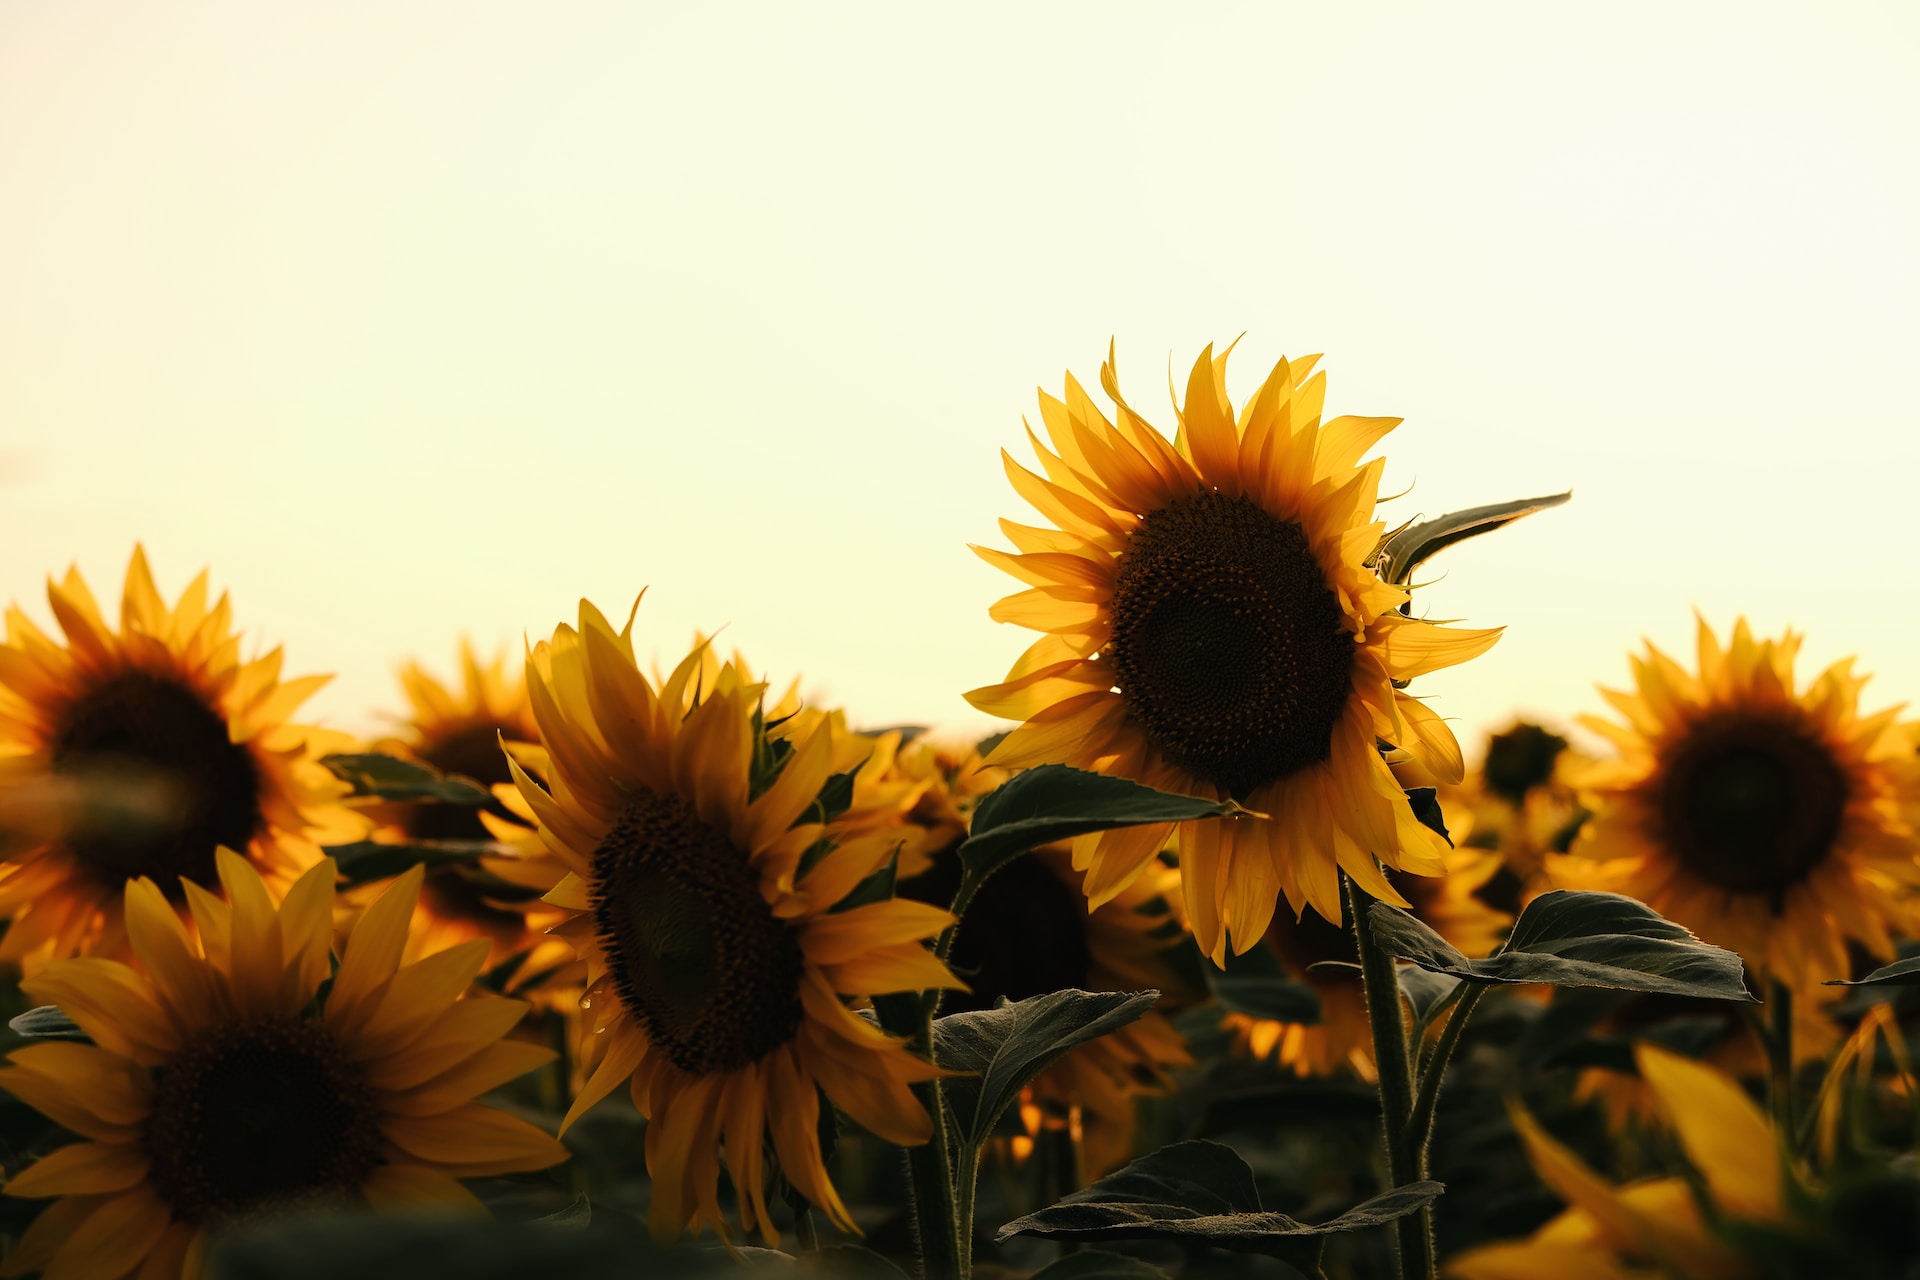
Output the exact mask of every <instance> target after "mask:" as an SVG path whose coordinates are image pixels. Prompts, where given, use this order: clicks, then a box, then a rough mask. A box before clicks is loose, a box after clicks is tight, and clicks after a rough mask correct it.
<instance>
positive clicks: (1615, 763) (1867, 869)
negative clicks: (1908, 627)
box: [1549, 619, 1920, 989]
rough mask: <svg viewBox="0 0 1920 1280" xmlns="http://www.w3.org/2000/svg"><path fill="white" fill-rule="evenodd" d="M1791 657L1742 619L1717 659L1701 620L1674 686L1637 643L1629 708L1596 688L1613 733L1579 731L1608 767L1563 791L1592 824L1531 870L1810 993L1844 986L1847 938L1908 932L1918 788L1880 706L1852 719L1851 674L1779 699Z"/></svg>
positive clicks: (1903, 743) (1857, 684) (1885, 945)
mask: <svg viewBox="0 0 1920 1280" xmlns="http://www.w3.org/2000/svg"><path fill="white" fill-rule="evenodd" d="M1799 647H1800V637H1799V636H1798V635H1796V634H1794V633H1792V632H1788V633H1787V634H1786V635H1784V636H1783V637H1782V638H1780V639H1778V640H1755V639H1754V637H1753V635H1752V633H1751V632H1750V631H1749V630H1748V628H1747V624H1746V621H1745V620H1744V619H1742V620H1740V621H1739V622H1737V623H1735V625H1734V629H1733V637H1732V643H1731V644H1730V645H1728V646H1726V647H1724V648H1723V647H1722V646H1721V644H1720V642H1719V640H1718V639H1717V638H1716V637H1715V636H1714V633H1713V630H1712V629H1711V628H1710V627H1708V626H1707V624H1706V622H1705V621H1704V620H1702V621H1701V622H1700V626H1699V639H1698V650H1699V672H1698V673H1697V674H1690V673H1688V672H1687V671H1685V670H1684V669H1682V668H1681V667H1680V665H1679V664H1678V663H1676V662H1674V661H1673V660H1672V659H1671V658H1669V657H1668V656H1667V655H1666V654H1664V653H1661V652H1660V651H1659V650H1658V649H1655V648H1654V647H1653V646H1652V645H1648V646H1647V656H1646V657H1645V658H1644V659H1635V660H1634V662H1633V672H1634V677H1635V681H1636V683H1637V685H1638V691H1637V693H1632V694H1629V693H1618V692H1614V691H1611V690H1602V693H1604V694H1605V695H1606V697H1607V700H1608V701H1609V702H1611V703H1612V704H1613V705H1614V707H1615V708H1616V709H1617V710H1618V711H1619V712H1620V714H1621V715H1622V716H1624V717H1625V718H1626V721H1627V723H1626V724H1624V725H1621V724H1615V723H1613V722H1611V721H1608V720H1604V719H1600V718H1598V717H1585V718H1583V720H1582V723H1583V724H1585V725H1586V726H1587V727H1588V728H1590V729H1592V730H1593V731H1594V732H1596V733H1599V734H1601V735H1603V736H1604V737H1606V738H1607V739H1608V740H1609V741H1611V742H1612V743H1613V744H1614V746H1615V747H1616V748H1617V749H1618V752H1619V754H1618V757H1617V758H1616V759H1613V760H1610V761H1605V762H1602V763H1599V764H1596V765H1595V766H1594V767H1593V768H1591V769H1590V770H1588V771H1586V773H1585V776H1584V778H1582V779H1579V780H1580V781H1582V782H1583V784H1584V792H1585V798H1586V803H1587V805H1588V806H1589V807H1590V808H1591V809H1593V811H1594V814H1593V817H1592V819H1591V820H1590V821H1589V822H1588V823H1587V824H1586V826H1585V828H1584V829H1583V830H1582V831H1581V833H1580V836H1579V837H1578V839H1576V840H1575V842H1574V844H1573V846H1572V849H1571V856H1568V857H1563V858H1558V859H1552V860H1550V864H1549V865H1550V867H1551V871H1552V875H1553V877H1554V879H1555V881H1556V882H1557V883H1558V884H1560V885H1561V886H1563V887H1566V888H1597V889H1611V890H1614V891H1616V892H1620V893H1625V894H1628V895H1630V896H1632V897H1635V898H1639V899H1640V900H1642V901H1643V902H1646V903H1647V904H1648V905H1650V906H1652V907H1653V908H1654V909H1655V910H1657V911H1659V912H1660V913H1661V914H1662V915H1665V916H1667V917H1669V918H1671V919H1673V920H1676V921H1678V922H1679V923H1681V924H1683V925H1686V926H1687V927H1688V928H1690V929H1692V930H1693V931H1694V932H1695V933H1697V934H1699V935H1700V936H1701V937H1703V938H1705V939H1706V940H1708V941H1709V942H1715V943H1718V944H1719V945H1721V946H1723V947H1728V948H1730V949H1732V950H1734V951H1738V952H1739V953H1740V956H1741V958H1742V959H1744V960H1745V961H1746V962H1747V964H1748V966H1749V967H1750V968H1752V969H1753V970H1754V971H1755V972H1756V973H1758V974H1760V975H1762V976H1763V977H1764V978H1773V979H1778V980H1780V981H1782V982H1785V983H1786V984H1788V985H1789V986H1791V987H1797V988H1802V989H1811V988H1814V987H1816V986H1817V984H1819V983H1820V982H1822V981H1824V980H1825V979H1828V978H1840V977H1846V976H1847V975H1848V959H1847V942H1848V940H1849V939H1851V940H1853V941H1855V942H1857V943H1859V944H1860V945H1861V946H1863V947H1865V948H1866V949H1867V950H1869V951H1871V952H1872V953H1874V954H1875V955H1877V956H1880V957H1882V958H1891V957H1892V954H1893V939H1892V937H1891V936H1890V930H1893V929H1902V930H1904V929H1910V928H1911V926H1912V923H1913V921H1912V914H1911V913H1912V908H1911V907H1910V906H1909V905H1908V900H1909V899H1910V897H1911V894H1912V891H1913V887H1914V886H1915V884H1916V883H1920V860H1917V859H1916V854H1917V853H1920V841H1917V840H1916V838H1915V834H1914V831H1913V829H1912V827H1911V826H1910V825H1909V814H1910V813H1911V811H1912V806H1913V805H1914V804H1915V803H1916V802H1917V801H1920V775H1917V774H1916V767H1915V761H1914V758H1913V753H1914V744H1913V737H1912V734H1911V733H1910V732H1909V729H1908V727H1907V726H1905V725H1903V724H1901V723H1899V721H1898V719H1897V712H1898V708H1891V709H1888V710H1886V711H1882V712H1879V713H1877V714H1875V715H1871V716H1862V715H1861V714H1860V712H1859V700H1860V689H1861V686H1862V685H1864V684H1865V683H1866V677H1864V676H1857V675H1855V674H1854V673H1853V669H1852V661H1851V660H1847V661H1843V662H1838V663H1835V664H1834V665H1833V666H1831V667H1829V668H1827V669H1826V670H1825V671H1823V672H1821V673H1820V675H1818V676H1817V677H1815V678H1814V680H1813V681H1812V682H1811V683H1810V684H1809V685H1808V686H1807V687H1806V689H1804V690H1797V689H1796V688H1795V682H1794V672H1793V663H1794V655H1795V653H1796V652H1797V651H1798V650H1799Z"/></svg>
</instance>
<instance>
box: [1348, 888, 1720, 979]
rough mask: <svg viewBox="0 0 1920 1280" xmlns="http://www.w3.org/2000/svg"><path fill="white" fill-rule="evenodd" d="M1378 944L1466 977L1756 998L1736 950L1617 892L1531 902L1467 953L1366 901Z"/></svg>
mask: <svg viewBox="0 0 1920 1280" xmlns="http://www.w3.org/2000/svg"><path fill="white" fill-rule="evenodd" d="M1367 910H1368V913H1369V915H1370V917H1371V918H1372V920H1373V924H1374V931H1375V934H1376V936H1377V937H1378V938H1379V939H1380V941H1381V944H1382V945H1383V946H1385V947H1386V948H1387V949H1388V950H1389V951H1391V952H1393V953H1394V954H1395V955H1397V956H1400V957H1402V958H1403V959H1407V960H1411V961H1413V962H1414V963H1415V964H1417V965H1419V966H1420V967H1421V968H1423V969H1431V970H1432V971H1434V972H1435V973H1444V974H1448V975H1450V976H1452V977H1455V978H1461V979H1464V980H1466V981H1468V982H1502V983H1527V982H1541V983H1548V984H1550V985H1553V986H1562V987H1612V988H1615V989H1618V990H1622V991H1652V992H1658V993H1661V994H1664V995H1676V996H1697V997H1702V998H1705V999H1709V1000H1746V1001H1751V1000H1753V998H1754V997H1753V996H1752V994H1751V993H1749V992H1748V991H1747V988H1746V983H1745V981H1744V980H1743V979H1742V976H1741V972H1742V971H1741V965H1740V957H1739V956H1737V955H1735V954H1734V953H1733V952H1731V951H1727V950H1725V949H1724V948H1721V947H1716V946H1714V945H1713V944H1712V943H1708V942H1702V941H1701V940H1700V939H1699V938H1696V937H1695V936H1694V935H1693V934H1692V933H1691V932H1689V931H1688V930H1687V929H1685V928H1683V927H1682V926H1680V925H1677V924H1675V923H1674V922H1673V921H1671V920H1668V919H1666V918H1665V917H1664V916H1662V915H1660V914H1659V913H1658V912H1656V911H1654V910H1653V908H1651V907H1649V906H1647V904H1646V903H1644V902H1639V901H1636V900H1635V899H1633V898H1628V897H1624V896H1622V895H1620V894H1617V893H1592V892H1585V891H1577V892H1576V891H1570V890H1565V889H1559V890H1554V891H1553V892H1551V893H1543V894H1541V895H1540V896H1539V897H1537V898H1535V899H1534V900H1533V901H1532V902H1530V903H1528V904H1527V906H1526V909H1525V910H1523V911H1522V912H1521V913H1520V918H1519V920H1517V921H1515V922H1514V926H1513V932H1512V934H1511V935H1510V936H1509V937H1508V939H1507V943H1506V945H1505V946H1503V947H1502V948H1501V949H1500V950H1499V951H1497V952H1495V953H1494V954H1493V955H1491V956H1488V957H1487V958H1486V959H1484V960H1469V959H1468V958H1467V957H1466V956H1465V955H1462V954H1461V953H1460V952H1459V951H1458V950H1457V949H1455V948H1454V947H1453V946H1452V945H1451V944H1449V943H1448V942H1447V941H1446V939H1444V938H1442V937H1441V936H1440V935H1439V934H1437V933H1435V932H1434V931H1433V930H1431V929H1429V928H1427V926H1426V925H1424V924H1422V923H1420V921H1418V920H1416V919H1414V918H1413V916H1411V915H1409V914H1408V913H1407V912H1405V911H1402V910H1400V909H1399V908H1397V907H1391V906H1388V905H1387V904H1386V903H1384V902H1376V903H1373V904H1372V905H1371V906H1369V907H1368V909H1367Z"/></svg>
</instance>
